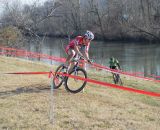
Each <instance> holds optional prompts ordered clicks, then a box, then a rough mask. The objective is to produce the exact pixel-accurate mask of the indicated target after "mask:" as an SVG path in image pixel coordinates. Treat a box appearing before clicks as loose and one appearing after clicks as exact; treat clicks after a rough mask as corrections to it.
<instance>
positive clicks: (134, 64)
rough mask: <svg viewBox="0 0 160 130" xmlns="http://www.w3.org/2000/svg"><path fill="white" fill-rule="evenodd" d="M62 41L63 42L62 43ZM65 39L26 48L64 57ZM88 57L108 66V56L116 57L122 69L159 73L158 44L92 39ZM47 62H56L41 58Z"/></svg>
mask: <svg viewBox="0 0 160 130" xmlns="http://www.w3.org/2000/svg"><path fill="white" fill-rule="evenodd" d="M62 43H63V44H62ZM67 43H68V41H67V40H66V39H57V38H45V39H44V41H43V43H42V45H41V49H39V47H38V46H39V45H36V44H33V42H32V44H31V43H30V45H29V46H28V47H27V49H28V50H30V51H34V52H41V53H44V54H49V55H52V56H57V57H66V54H65V52H64V48H63V46H65V45H67ZM89 53H90V57H91V58H93V59H94V61H95V62H96V63H99V64H103V65H105V66H109V63H108V62H109V58H110V57H111V56H114V57H116V58H117V59H118V60H119V61H120V64H121V66H122V69H123V70H124V71H129V72H143V73H144V74H145V75H150V74H156V75H160V57H159V56H160V44H147V43H146V44H144V43H141V44H137V43H105V42H99V41H94V42H92V44H91V47H90V52H89ZM41 60H42V61H44V62H47V63H53V64H57V62H55V61H50V60H45V59H41Z"/></svg>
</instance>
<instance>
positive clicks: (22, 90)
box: [0, 86, 50, 98]
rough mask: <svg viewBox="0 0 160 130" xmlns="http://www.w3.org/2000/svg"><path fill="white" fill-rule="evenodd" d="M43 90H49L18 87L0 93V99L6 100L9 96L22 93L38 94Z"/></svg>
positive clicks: (46, 87) (43, 87)
mask: <svg viewBox="0 0 160 130" xmlns="http://www.w3.org/2000/svg"><path fill="white" fill-rule="evenodd" d="M44 90H50V86H40V87H35V86H30V87H20V88H16V89H15V90H8V91H3V92H0V98H7V97H10V96H14V95H19V94H22V93H40V92H42V91H44Z"/></svg>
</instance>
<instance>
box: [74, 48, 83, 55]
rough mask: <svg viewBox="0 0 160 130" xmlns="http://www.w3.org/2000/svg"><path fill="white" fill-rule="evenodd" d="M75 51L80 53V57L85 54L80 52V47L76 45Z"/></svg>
mask: <svg viewBox="0 0 160 130" xmlns="http://www.w3.org/2000/svg"><path fill="white" fill-rule="evenodd" d="M74 50H75V51H76V53H78V54H79V55H80V56H83V54H82V53H81V52H80V50H79V46H78V45H75V46H74Z"/></svg>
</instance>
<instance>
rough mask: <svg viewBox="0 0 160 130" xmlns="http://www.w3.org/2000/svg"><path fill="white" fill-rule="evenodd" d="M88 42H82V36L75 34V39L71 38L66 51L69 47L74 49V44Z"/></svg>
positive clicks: (79, 44)
mask: <svg viewBox="0 0 160 130" xmlns="http://www.w3.org/2000/svg"><path fill="white" fill-rule="evenodd" d="M89 43H90V42H88V43H86V44H84V43H83V37H82V36H77V37H76V38H75V39H73V40H72V41H71V42H70V43H69V44H68V45H67V47H66V52H67V53H68V50H69V49H74V47H75V46H77V45H78V46H81V45H85V46H88V45H89Z"/></svg>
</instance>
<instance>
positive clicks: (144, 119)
mask: <svg viewBox="0 0 160 130" xmlns="http://www.w3.org/2000/svg"><path fill="white" fill-rule="evenodd" d="M50 68H51V66H49V65H46V64H43V63H39V62H30V61H26V60H21V59H16V58H11V57H3V56H0V72H1V73H3V72H20V71H22V72H24V71H26V72H27V71H49V70H50ZM88 75H89V76H88V77H89V78H93V79H97V80H101V81H107V82H110V83H112V79H111V74H109V73H106V72H103V71H98V72H97V71H94V70H90V71H89V72H88ZM104 75H105V76H104ZM122 80H123V82H124V85H125V86H128V87H134V88H138V89H144V90H147V91H154V92H160V89H159V88H160V87H159V86H160V84H158V83H154V82H149V81H143V80H139V79H136V78H129V77H124V76H122ZM49 87H50V79H49V78H48V76H47V75H2V74H1V75H0V130H159V129H160V98H156V97H149V96H145V95H140V94H135V93H131V92H127V91H122V90H118V89H113V88H109V87H104V86H100V85H95V84H91V83H87V86H86V88H85V91H84V92H83V93H82V92H80V93H78V94H71V93H68V92H66V90H65V89H64V87H61V88H60V89H57V90H55V91H54V98H53V104H54V124H52V123H50V120H49V117H50V104H51V103H50V98H51V97H50V89H49Z"/></svg>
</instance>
